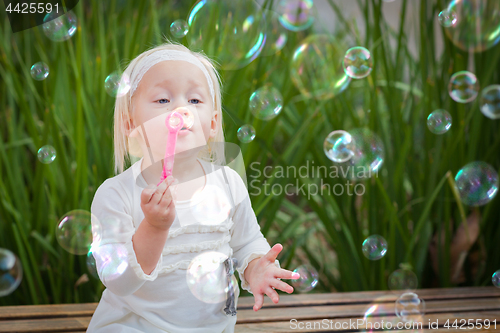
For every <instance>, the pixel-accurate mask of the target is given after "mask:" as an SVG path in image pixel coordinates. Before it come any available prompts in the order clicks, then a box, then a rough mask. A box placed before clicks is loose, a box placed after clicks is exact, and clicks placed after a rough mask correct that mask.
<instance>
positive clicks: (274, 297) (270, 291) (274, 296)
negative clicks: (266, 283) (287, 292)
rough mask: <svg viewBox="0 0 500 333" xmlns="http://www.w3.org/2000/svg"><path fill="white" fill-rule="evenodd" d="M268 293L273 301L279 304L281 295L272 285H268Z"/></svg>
mask: <svg viewBox="0 0 500 333" xmlns="http://www.w3.org/2000/svg"><path fill="white" fill-rule="evenodd" d="M266 295H267V296H269V298H270V299H271V300H272V301H273V303H274V304H278V302H279V301H280V295H278V293H277V292H276V291H275V290H274V289H273V288H271V287H267V289H266Z"/></svg>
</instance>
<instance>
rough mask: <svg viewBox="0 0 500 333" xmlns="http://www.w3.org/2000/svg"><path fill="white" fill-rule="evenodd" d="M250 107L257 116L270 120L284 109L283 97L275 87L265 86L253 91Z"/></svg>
mask: <svg viewBox="0 0 500 333" xmlns="http://www.w3.org/2000/svg"><path fill="white" fill-rule="evenodd" d="M248 108H249V109H250V111H252V113H253V115H254V116H255V117H256V118H258V119H262V120H270V119H273V118H274V117H276V116H277V115H278V114H279V113H280V112H281V109H283V97H282V96H281V93H280V91H279V90H278V89H276V88H275V87H272V86H263V87H261V88H259V89H257V90H255V91H254V92H253V93H252V95H251V96H250V102H249V104H248Z"/></svg>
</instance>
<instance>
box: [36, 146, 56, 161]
mask: <svg viewBox="0 0 500 333" xmlns="http://www.w3.org/2000/svg"><path fill="white" fill-rule="evenodd" d="M37 156H38V160H40V162H42V163H44V164H49V163H52V162H53V161H54V160H55V159H56V149H55V148H54V147H52V146H51V145H45V146H43V147H41V148H40V149H38V154H37Z"/></svg>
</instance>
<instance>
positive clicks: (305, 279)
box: [290, 264, 319, 293]
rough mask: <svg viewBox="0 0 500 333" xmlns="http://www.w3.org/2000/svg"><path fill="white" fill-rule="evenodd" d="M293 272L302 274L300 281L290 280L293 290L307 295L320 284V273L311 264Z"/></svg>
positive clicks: (301, 266)
mask: <svg viewBox="0 0 500 333" xmlns="http://www.w3.org/2000/svg"><path fill="white" fill-rule="evenodd" d="M293 272H294V273H299V274H300V277H299V278H298V279H291V280H290V283H291V285H292V287H293V289H294V290H295V291H297V292H300V293H305V292H308V291H311V290H313V289H314V287H316V285H317V284H318V276H319V274H318V271H317V270H316V268H314V267H313V266H311V265H309V264H304V265H300V266H299V267H297V268H296V269H294V270H293Z"/></svg>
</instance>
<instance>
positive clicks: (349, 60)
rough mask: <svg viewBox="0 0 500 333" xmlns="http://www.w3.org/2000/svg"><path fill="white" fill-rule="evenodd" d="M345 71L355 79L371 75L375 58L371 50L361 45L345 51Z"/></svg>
mask: <svg viewBox="0 0 500 333" xmlns="http://www.w3.org/2000/svg"><path fill="white" fill-rule="evenodd" d="M342 64H343V66H344V71H345V73H346V74H347V75H349V77H351V78H353V79H362V78H365V77H367V76H368V75H370V73H371V72H372V67H373V60H372V56H371V54H370V51H368V50H367V49H365V48H364V47H361V46H356V47H352V48H350V49H349V50H347V52H346V53H345V57H344V61H343V63H342Z"/></svg>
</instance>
